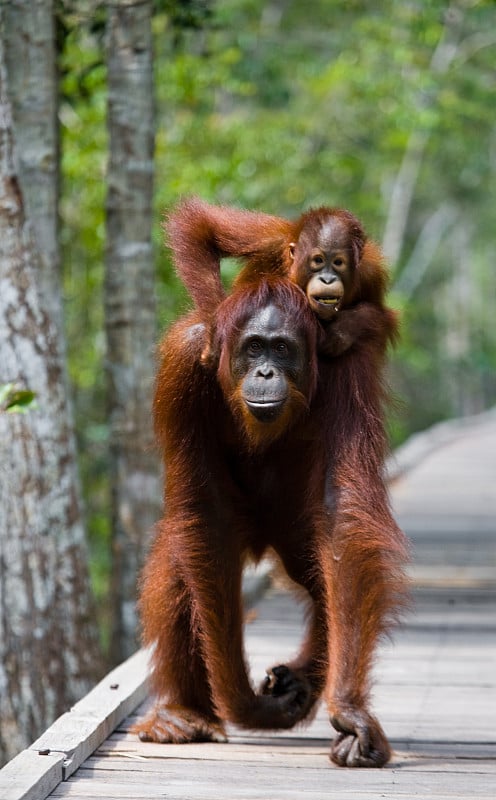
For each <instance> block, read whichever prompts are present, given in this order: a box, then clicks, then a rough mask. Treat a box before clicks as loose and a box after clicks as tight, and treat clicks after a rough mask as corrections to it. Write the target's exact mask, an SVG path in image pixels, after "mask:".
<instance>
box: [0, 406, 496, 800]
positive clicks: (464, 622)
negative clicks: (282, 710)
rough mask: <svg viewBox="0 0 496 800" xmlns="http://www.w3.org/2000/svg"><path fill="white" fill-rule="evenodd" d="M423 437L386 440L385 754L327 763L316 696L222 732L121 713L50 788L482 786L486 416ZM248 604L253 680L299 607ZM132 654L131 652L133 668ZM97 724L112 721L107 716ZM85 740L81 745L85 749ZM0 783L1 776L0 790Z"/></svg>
mask: <svg viewBox="0 0 496 800" xmlns="http://www.w3.org/2000/svg"><path fill="white" fill-rule="evenodd" d="M423 437H424V439H423V441H416V442H414V443H413V444H410V445H409V448H410V450H409V451H408V452H406V451H405V452H403V453H400V454H399V461H400V462H401V461H403V464H406V465H407V469H406V470H403V469H402V468H401V463H400V465H399V466H400V468H399V469H398V470H397V477H396V478H394V480H393V481H392V489H391V494H392V500H393V506H394V509H395V512H396V514H397V516H398V518H399V520H400V523H401V524H402V525H403V526H404V528H405V530H406V531H407V533H409V534H410V536H411V538H412V541H413V548H414V562H413V565H412V578H413V581H414V586H415V608H414V610H413V612H412V613H411V614H410V615H409V616H408V618H407V619H406V620H405V623H404V625H403V626H402V627H401V629H400V630H399V631H398V633H397V635H396V636H395V640H394V642H393V643H391V642H387V643H385V644H384V645H383V646H382V648H381V651H380V654H379V657H378V660H377V666H376V677H377V683H376V688H375V693H374V709H375V711H376V712H377V714H378V716H379V718H380V720H381V722H382V724H383V726H384V728H385V729H386V732H387V733H388V735H389V737H390V739H391V741H392V745H393V748H394V755H393V759H392V761H391V763H390V764H389V765H388V766H387V767H386V768H384V769H383V770H346V769H339V768H336V767H334V766H332V765H331V764H330V762H329V760H328V757H327V753H328V745H329V739H330V737H331V730H330V726H329V723H328V721H327V718H326V713H325V709H324V708H321V710H320V711H319V713H318V715H317V717H316V719H315V721H314V722H313V723H312V724H311V726H310V727H308V728H306V729H299V730H296V731H292V732H290V733H286V732H285V733H282V734H273V735H264V736H260V735H257V734H256V733H252V734H251V733H246V732H241V731H239V730H234V729H233V730H231V731H230V741H229V743H227V744H222V745H221V744H202V745H200V744H198V745H195V744H191V745H172V746H166V745H154V744H142V743H140V742H138V741H137V740H136V737H134V736H131V735H130V734H129V733H128V732H127V731H128V728H129V725H130V724H131V722H132V721H133V720H134V719H135V714H134V713H133V714H132V715H131V716H130V717H127V718H126V719H125V720H124V722H123V724H121V725H120V726H118V728H117V729H116V730H115V731H114V732H112V733H111V734H110V736H109V737H108V738H107V739H106V740H105V741H104V742H103V744H101V745H100V747H99V748H98V749H97V750H96V752H95V753H94V754H93V755H91V756H90V757H89V758H87V759H86V760H85V761H83V756H81V755H80V757H79V761H78V763H81V762H83V763H82V766H80V768H79V769H78V770H77V771H76V772H75V773H74V774H73V775H72V777H69V778H68V780H66V781H64V782H62V783H60V784H59V785H58V786H57V787H56V788H55V789H54V790H53V791H52V793H51V794H50V795H49V797H51V798H74V799H80V800H83V798H99V799H101V798H123V799H124V798H133V799H134V800H138V799H139V800H141V798H143V800H144V799H145V798H146V800H149V798H170V800H186V798H187V799H188V800H210V798H212V799H214V798H215V800H220V799H221V798H227V799H228V800H236V798H245V799H246V800H258V799H259V798H260V800H261V799H262V798H264V800H290V799H291V800H292V799H293V798H294V799H295V800H296V799H297V798H298V799H299V798H308V800H322V798H325V797H335V798H344V797H350V798H361V799H362V800H368V799H369V798H370V800H372V798H374V799H375V798H381V797H388V798H426V800H427V798H428V800H433V799H434V798H436V799H441V798H446V799H447V798H450V799H452V798H467V797H470V798H474V800H476V799H477V798H491V800H492V798H494V797H495V794H496V722H495V717H496V490H495V483H496V481H495V478H496V416H495V415H494V414H487V415H484V416H482V417H480V418H479V419H477V420H473V421H471V422H470V423H464V424H460V425H452V426H451V427H450V428H449V427H448V428H447V427H445V428H444V429H439V428H437V429H434V431H433V432H431V439H429V438H427V439H426V438H425V435H423ZM250 617H253V619H252V620H251V622H250V623H249V624H247V626H246V637H247V650H248V653H249V658H250V664H251V668H252V674H253V676H254V680H255V681H258V680H260V679H261V678H262V677H263V675H264V673H265V668H266V667H267V666H268V665H271V664H273V663H278V662H279V661H280V660H281V659H284V658H285V657H287V656H289V655H291V654H293V653H294V652H295V650H296V649H297V645H298V641H299V638H300V636H301V626H302V619H301V612H300V610H299V609H298V607H297V606H296V605H295V604H294V602H293V600H292V599H291V597H290V596H289V595H288V594H287V593H285V592H284V591H282V590H277V589H271V590H269V591H268V592H267V593H266V594H265V596H264V597H263V599H262V600H261V602H260V603H259V604H258V605H257V607H256V610H255V612H254V614H253V615H250ZM142 664H143V662H142V660H141V661H139V659H138V661H137V662H135V663H134V662H133V671H134V673H135V672H136V669H139V668H142ZM119 674H121V673H119ZM111 680H112V679H109V681H107V684H109V683H110V681H111ZM125 681H126V678H123V679H122V682H123V684H124V683H125ZM121 688H122V689H123V691H124V686H122V687H121ZM103 690H105V691H107V692H108V690H109V686H108V685H105V686H104V687H103V688H102V691H103ZM124 693H125V692H124ZM133 696H134V697H135V699H137V698H138V697H139V696H140V692H139V691H136V692H135V694H134V695H133ZM95 697H97V695H95ZM82 702H84V701H82ZM95 702H96V701H94V703H95ZM122 708H125V706H122ZM86 709H87V706H86ZM80 713H81V718H82V719H84V718H85V717H84V713H83V711H82V710H81V712H80ZM85 713H86V715H88V712H87V711H86V712H85ZM121 716H122V714H121ZM109 719H110V718H109ZM72 720H74V717H72ZM107 726H108V729H109V730H112V725H111V722H109V721H107ZM72 727H73V728H74V724H73V725H72ZM102 738H103V737H102V736H100V740H101V739H102ZM96 744H97V742H95V745H96ZM38 747H39V744H38ZM51 749H52V754H55V752H59V753H60V750H61V749H63V748H61V747H59V749H58V750H57V746H56V745H55V746H53V744H52V746H51ZM91 749H92V748H91V746H90V745H88V750H87V752H90V751H91ZM68 752H69V750H68V748H65V753H66V754H67V753H68ZM35 754H37V750H36V751H35ZM62 766H63V765H62ZM69 772H70V769H68V770H67V774H68V773H69ZM0 777H1V776H0ZM1 789H2V783H1V779H0V796H1V797H2V798H3V797H4V794H3V792H2V790H1ZM39 792H40V793H39V794H38V795H37V794H36V793H35V794H32V795H25V797H30V798H31V797H32V798H39V800H41V798H42V797H44V796H45V794H42V793H41V792H42V789H41V788H40V789H39ZM6 796H7V798H9V795H8V794H7V795H6ZM11 796H12V797H15V798H18V797H21V796H22V795H20V794H19V793H18V794H15V795H14V794H13V793H12V795H11Z"/></svg>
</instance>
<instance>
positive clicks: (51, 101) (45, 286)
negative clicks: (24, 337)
mask: <svg viewBox="0 0 496 800" xmlns="http://www.w3.org/2000/svg"><path fill="white" fill-rule="evenodd" d="M53 5H54V3H53V0H10V2H8V3H6V4H5V10H4V24H5V60H6V67H7V75H8V81H9V94H10V98H11V103H12V115H13V119H14V138H15V142H16V152H17V155H18V159H19V163H18V170H19V178H20V182H21V190H22V194H23V197H24V202H25V204H26V214H27V218H28V219H29V221H30V223H31V225H32V226H33V233H34V237H35V241H36V250H37V254H38V257H39V264H40V280H39V286H40V289H41V290H42V291H43V294H44V307H45V309H46V310H47V312H48V314H49V316H50V318H51V319H52V320H53V321H54V322H55V323H56V325H57V327H58V328H59V330H62V302H61V291H60V255H59V246H58V195H59V135H58V131H59V126H58V121H57V108H58V83H57V68H56V51H55V21H54V11H53Z"/></svg>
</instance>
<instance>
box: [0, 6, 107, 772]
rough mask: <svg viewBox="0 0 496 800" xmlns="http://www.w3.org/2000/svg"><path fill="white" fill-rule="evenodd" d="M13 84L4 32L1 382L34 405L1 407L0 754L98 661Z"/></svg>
mask: <svg viewBox="0 0 496 800" xmlns="http://www.w3.org/2000/svg"><path fill="white" fill-rule="evenodd" d="M1 14H2V11H1V8H0V15H1ZM1 23H2V20H1V16H0V26H1ZM2 34H3V29H2ZM6 89H7V87H6V72H5V67H4V52H3V36H1V37H0V343H1V358H0V385H2V384H6V383H13V384H15V385H17V386H18V387H19V388H29V389H31V390H32V391H34V392H35V393H36V405H37V407H36V408H35V409H30V410H29V411H28V413H26V414H25V415H21V414H16V413H6V412H3V413H2V412H1V411H0V758H2V759H8V758H10V757H11V756H13V755H14V754H15V753H16V752H17V751H18V750H19V749H20V748H22V747H24V746H26V745H28V744H29V743H30V741H32V740H33V739H34V738H35V737H36V736H37V735H38V734H39V733H40V732H41V731H42V730H43V729H44V728H45V727H46V726H47V725H48V724H49V723H50V722H51V721H52V720H53V719H54V718H55V717H56V716H57V715H59V714H60V713H61V712H63V711H65V710H67V709H68V708H69V707H70V705H71V704H72V703H73V702H74V701H75V700H76V698H78V697H80V696H81V695H82V694H84V692H86V690H87V689H88V687H89V686H90V685H91V683H92V682H93V680H94V677H95V672H96V667H97V666H98V645H97V637H96V629H95V625H94V614H93V609H92V605H91V600H90V594H89V579H88V570H87V561H88V554H87V551H86V546H85V539H84V530H83V526H82V523H81V510H80V502H79V487H78V482H77V476H76V471H75V450H74V440H73V436H72V429H71V425H70V421H69V417H68V413H67V402H66V394H65V390H64V381H63V369H62V359H61V355H60V348H59V338H58V335H57V329H56V327H55V325H54V324H53V322H52V321H51V319H50V317H49V316H48V314H46V312H45V311H44V310H43V306H42V300H41V293H40V291H39V287H38V277H39V272H40V270H39V265H38V263H37V260H36V257H35V251H34V247H33V244H32V239H31V237H30V233H29V229H28V224H27V222H26V218H25V210H24V207H23V200H22V193H21V190H20V187H19V182H18V177H17V170H16V166H15V159H14V154H13V133H12V117H11V108H10V104H9V102H8V99H7V91H6Z"/></svg>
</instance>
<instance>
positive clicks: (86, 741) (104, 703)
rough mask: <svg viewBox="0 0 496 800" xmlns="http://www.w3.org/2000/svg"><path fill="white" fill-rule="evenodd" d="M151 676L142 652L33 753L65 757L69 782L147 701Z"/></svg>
mask: <svg viewBox="0 0 496 800" xmlns="http://www.w3.org/2000/svg"><path fill="white" fill-rule="evenodd" d="M147 673H148V654H147V653H146V652H145V651H144V650H139V651H138V652H137V653H135V654H134V655H132V656H131V657H130V658H128V659H127V661H125V662H124V663H123V664H120V665H119V666H118V667H116V669H114V670H112V672H109V674H108V675H106V676H105V678H103V680H101V681H100V683H98V684H97V685H96V686H95V688H94V689H92V690H91V692H89V693H88V694H87V695H86V696H85V697H83V699H82V700H80V701H79V702H78V703H76V704H75V705H74V706H73V707H72V709H71V710H70V711H68V712H67V713H66V714H63V715H62V716H61V717H59V718H58V719H57V720H55V722H54V723H53V725H51V727H50V728H48V730H46V731H45V733H43V734H42V735H41V736H40V738H39V739H37V740H36V741H35V742H34V744H33V745H32V747H31V749H34V750H36V751H38V750H49V751H50V752H58V753H63V754H64V756H65V760H64V780H65V779H66V778H67V777H68V776H69V775H71V774H72V773H73V772H74V771H75V770H76V769H77V768H78V767H79V766H80V765H81V764H82V763H83V761H84V760H85V758H87V757H88V756H89V755H90V754H91V753H92V752H93V751H94V750H95V749H96V748H97V747H98V745H99V744H101V742H103V741H104V739H106V737H107V736H108V735H109V734H110V733H111V732H112V731H113V730H114V728H116V727H117V725H118V724H119V723H120V722H121V721H122V720H123V719H124V718H125V717H126V716H127V715H128V714H130V713H131V711H133V710H134V709H135V708H136V706H137V705H139V703H140V702H142V701H143V699H144V698H145V697H146V694H147Z"/></svg>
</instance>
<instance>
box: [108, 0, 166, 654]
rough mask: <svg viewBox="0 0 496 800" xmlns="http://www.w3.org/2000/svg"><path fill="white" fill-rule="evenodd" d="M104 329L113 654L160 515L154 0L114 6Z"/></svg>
mask: <svg viewBox="0 0 496 800" xmlns="http://www.w3.org/2000/svg"><path fill="white" fill-rule="evenodd" d="M108 14H109V16H108V42H107V64H108V89H109V105H108V127H109V137H110V145H109V147H110V159H109V167H108V177H107V181H108V196H107V257H106V279H105V325H106V334H107V373H108V380H109V404H110V407H109V412H110V448H111V485H112V501H111V502H112V544H113V562H112V605H113V609H112V611H113V624H112V641H111V656H112V658H113V660H114V661H118V660H120V659H122V658H123V657H125V656H128V655H129V654H130V653H131V652H133V651H134V650H135V649H136V645H137V621H136V592H137V589H136V587H137V578H138V574H139V570H140V567H141V564H142V561H143V556H144V552H145V549H146V545H147V541H148V533H149V531H150V529H151V527H152V526H153V524H154V522H155V521H156V520H157V518H158V516H159V513H160V495H161V490H160V479H159V468H158V464H157V458H156V454H155V451H154V447H153V434H152V428H151V422H150V408H151V393H152V382H153V371H154V370H153V366H154V365H153V348H154V344H155V337H156V319H155V316H156V315H155V296H154V283H155V276H154V266H153V253H152V241H151V222H152V195H153V151H154V119H153V117H154V115H153V72H152V35H151V17H152V2H151V0H150V2H132V1H129V0H121V2H114V3H109V4H108Z"/></svg>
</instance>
